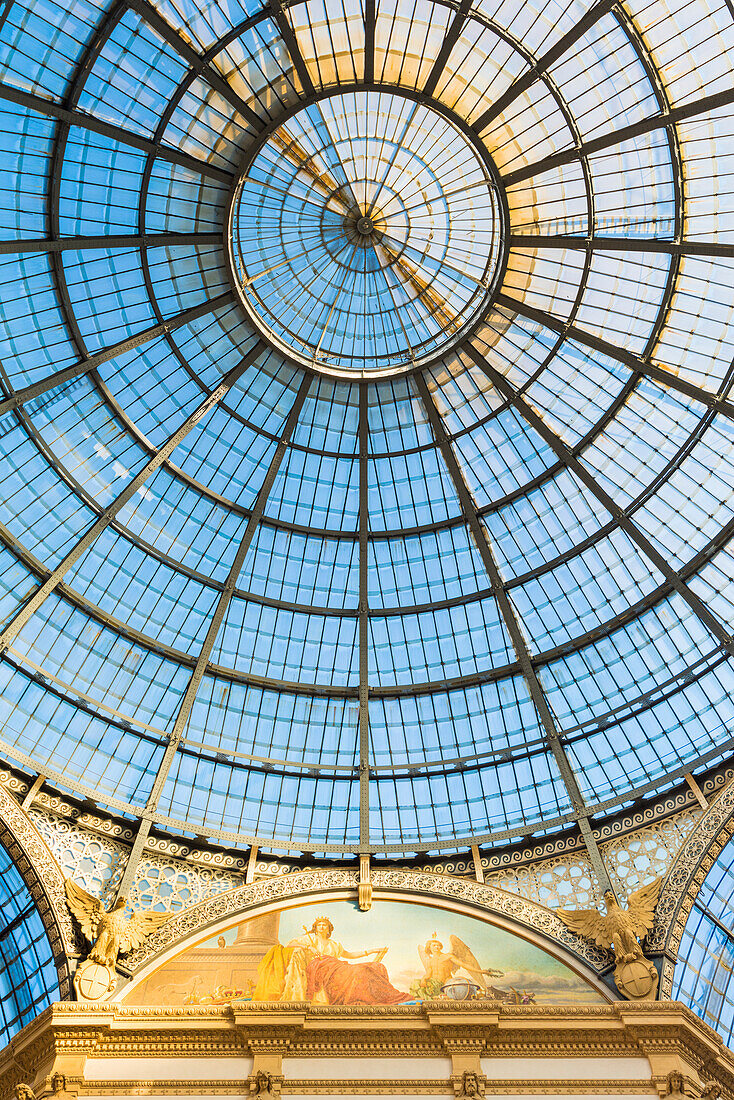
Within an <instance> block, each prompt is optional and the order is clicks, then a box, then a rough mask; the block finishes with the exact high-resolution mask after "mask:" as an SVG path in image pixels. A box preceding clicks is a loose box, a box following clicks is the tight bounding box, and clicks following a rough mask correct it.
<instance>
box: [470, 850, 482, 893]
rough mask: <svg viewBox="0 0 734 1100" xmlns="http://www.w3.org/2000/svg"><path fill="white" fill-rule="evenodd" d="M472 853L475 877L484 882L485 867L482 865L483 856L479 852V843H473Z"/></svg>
mask: <svg viewBox="0 0 734 1100" xmlns="http://www.w3.org/2000/svg"><path fill="white" fill-rule="evenodd" d="M471 854H472V858H473V860H474V877H475V879H476V880H477V882H481V883H482V884H483V883H484V868H483V867H482V857H481V856H480V854H479V845H478V844H472V846H471Z"/></svg>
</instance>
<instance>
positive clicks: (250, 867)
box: [245, 844, 259, 886]
mask: <svg viewBox="0 0 734 1100" xmlns="http://www.w3.org/2000/svg"><path fill="white" fill-rule="evenodd" d="M258 851H259V848H258V846H257V844H253V846H252V847H251V848H250V858H249V859H248V861H247V871H246V872H245V884H246V885H247V886H249V885H250V883H251V882H254V881H255V866H256V864H257V853H258Z"/></svg>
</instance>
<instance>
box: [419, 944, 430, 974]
mask: <svg viewBox="0 0 734 1100" xmlns="http://www.w3.org/2000/svg"><path fill="white" fill-rule="evenodd" d="M418 954H419V955H420V959H421V962H422V963H423V969H424V970H425V972H426V974H430V973H431V968H430V966H429V965H428V956H427V955H426V949H425V947H424V946H423V944H422V943H419V944H418Z"/></svg>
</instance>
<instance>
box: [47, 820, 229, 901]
mask: <svg viewBox="0 0 734 1100" xmlns="http://www.w3.org/2000/svg"><path fill="white" fill-rule="evenodd" d="M31 816H32V819H33V822H34V824H35V825H36V827H37V828H38V830H39V832H41V834H42V835H43V837H44V839H45V840H46V843H47V844H48V846H49V848H50V849H51V851H52V852H53V854H54V857H55V858H56V860H57V862H58V863H59V866H60V867H61V869H62V871H63V872H64V874H65V875H68V876H70V877H73V878H74V879H76V881H77V882H78V883H79V884H80V885H81V886H83V887H84V888H85V889H86V890H88V891H89V893H90V894H94V895H95V896H96V897H100V898H102V899H103V900H104V901H111V900H112V898H113V897H114V896H115V893H116V891H117V888H118V886H119V883H120V879H121V877H122V874H123V871H124V869H125V865H126V863H127V860H128V857H129V854H130V847H129V846H128V845H126V844H122V843H120V842H118V841H115V840H111V839H110V838H109V837H106V836H100V835H98V834H97V833H93V832H91V831H90V830H88V829H85V828H83V827H82V826H80V825H78V824H76V823H75V822H73V821H68V820H66V819H64V818H62V817H57V816H56V815H55V814H51V813H48V812H47V811H46V810H38V809H34V810H31ZM243 882H244V876H243V875H239V874H236V873H235V872H232V871H228V870H223V869H219V868H212V867H199V866H197V865H195V864H193V863H190V862H188V861H186V860H183V859H175V858H173V857H171V856H160V857H158V856H145V857H144V858H143V859H141V861H140V863H139V864H138V867H137V871H136V875H135V880H134V882H133V885H132V887H131V888H130V890H129V893H128V900H129V904H130V905H131V906H132V907H133V908H141V909H153V910H156V911H157V912H171V913H178V912H179V911H180V910H181V909H186V908H187V907H188V906H190V905H196V904H197V902H200V901H204V900H205V899H206V898H210V897H213V896H215V895H217V894H221V893H223V892H224V891H226V890H232V889H234V888H235V887H237V886H240V885H241V884H242V883H243Z"/></svg>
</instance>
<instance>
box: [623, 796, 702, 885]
mask: <svg viewBox="0 0 734 1100" xmlns="http://www.w3.org/2000/svg"><path fill="white" fill-rule="evenodd" d="M703 812H704V811H703V809H691V810H684V811H683V812H682V813H680V814H676V815H675V816H674V817H670V818H667V819H666V820H665V821H660V822H657V823H656V824H654V825H649V826H646V827H645V828H644V829H637V830H636V831H635V832H633V833H628V834H627V836H625V837H622V838H620V839H618V840H612V841H609V843H607V844H604V845H602V852H603V853H604V859H605V862H606V865H607V868H608V870H609V874H610V876H611V877H612V879H613V880H616V883H617V884H618V885H619V886H620V888H621V889H622V891H623V892H624V893H627V894H629V893H630V891H632V890H636V889H637V887H638V886H642V885H643V884H644V883H646V882H652V880H653V879H655V878H657V877H658V876H659V875H665V874H667V872H668V871H669V870H670V867H671V865H672V862H673V860H674V858H675V856H676V854H677V852H678V851H679V849H680V847H681V845H682V844H683V842H684V840H685V839H686V837H687V836H689V834H690V833H691V831H692V830H693V828H694V826H695V825H696V823H697V822H698V821H699V820H700V819H701V817H702V815H703Z"/></svg>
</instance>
